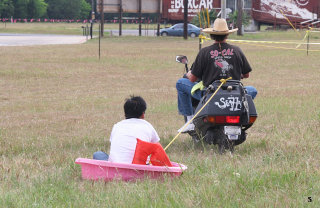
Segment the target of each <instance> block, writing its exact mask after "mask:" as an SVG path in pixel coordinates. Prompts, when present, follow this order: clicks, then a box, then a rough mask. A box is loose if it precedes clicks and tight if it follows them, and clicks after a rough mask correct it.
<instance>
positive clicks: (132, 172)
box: [75, 158, 187, 181]
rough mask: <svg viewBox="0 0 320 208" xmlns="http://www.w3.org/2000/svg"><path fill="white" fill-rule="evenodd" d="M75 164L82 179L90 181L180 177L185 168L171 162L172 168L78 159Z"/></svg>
mask: <svg viewBox="0 0 320 208" xmlns="http://www.w3.org/2000/svg"><path fill="white" fill-rule="evenodd" d="M75 163H77V164H79V165H81V170H82V171H81V172H82V178H83V179H91V180H99V179H100V180H101V179H103V180H105V181H111V180H117V179H118V180H119V179H120V180H124V181H130V180H136V179H143V178H152V179H157V178H163V177H164V176H169V177H177V176H180V175H181V174H182V173H183V171H184V170H186V169H187V166H185V165H183V164H179V163H175V162H171V163H172V165H173V167H166V166H152V165H137V164H124V163H112V162H109V161H103V160H92V159H87V158H78V159H76V161H75Z"/></svg>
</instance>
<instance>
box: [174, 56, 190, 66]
mask: <svg viewBox="0 0 320 208" xmlns="http://www.w3.org/2000/svg"><path fill="white" fill-rule="evenodd" d="M176 62H179V63H182V64H188V58H187V57H186V56H184V55H179V56H176Z"/></svg>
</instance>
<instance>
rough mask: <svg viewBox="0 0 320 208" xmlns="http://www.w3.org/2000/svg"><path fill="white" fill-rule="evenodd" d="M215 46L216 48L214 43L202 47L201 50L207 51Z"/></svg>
mask: <svg viewBox="0 0 320 208" xmlns="http://www.w3.org/2000/svg"><path fill="white" fill-rule="evenodd" d="M213 48H214V45H209V46H206V47H204V48H202V49H201V50H200V51H203V52H207V51H211V50H212V49H213Z"/></svg>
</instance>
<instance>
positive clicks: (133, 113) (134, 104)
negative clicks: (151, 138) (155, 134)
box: [123, 95, 147, 119]
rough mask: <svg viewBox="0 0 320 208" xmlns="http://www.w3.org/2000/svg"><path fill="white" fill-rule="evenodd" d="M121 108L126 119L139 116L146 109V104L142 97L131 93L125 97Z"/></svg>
mask: <svg viewBox="0 0 320 208" xmlns="http://www.w3.org/2000/svg"><path fill="white" fill-rule="evenodd" d="M123 108H124V114H125V117H126V119H129V118H140V117H141V116H142V114H143V113H144V112H145V111H146V109H147V104H146V101H144V99H143V98H142V97H140V96H133V95H131V96H130V98H127V99H126V102H125V103H124V106H123Z"/></svg>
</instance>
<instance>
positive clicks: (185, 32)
mask: <svg viewBox="0 0 320 208" xmlns="http://www.w3.org/2000/svg"><path fill="white" fill-rule="evenodd" d="M183 6H184V12H183V13H184V15H183V17H184V18H183V38H184V39H185V40H187V39H188V0H184V1H183Z"/></svg>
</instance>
